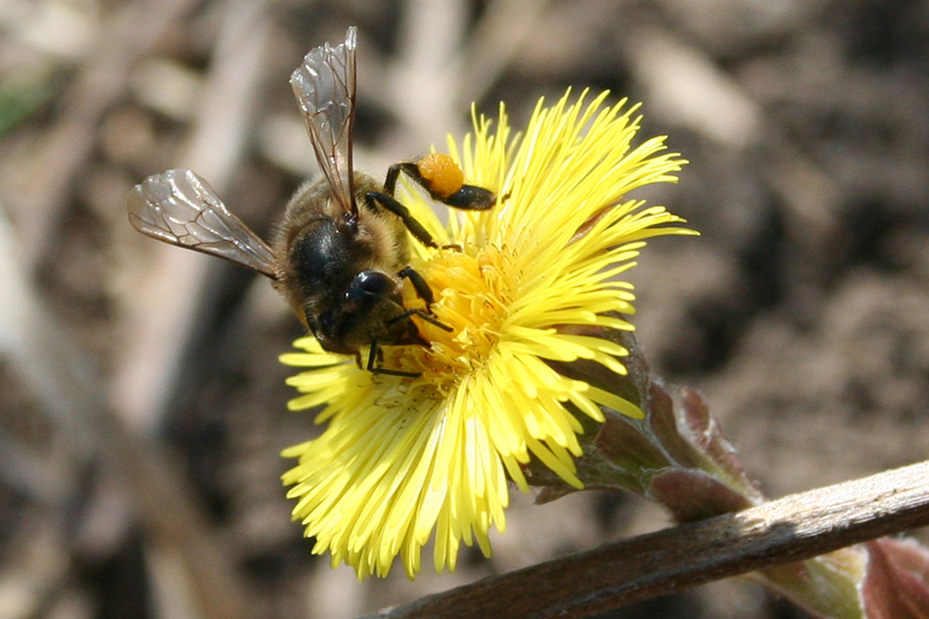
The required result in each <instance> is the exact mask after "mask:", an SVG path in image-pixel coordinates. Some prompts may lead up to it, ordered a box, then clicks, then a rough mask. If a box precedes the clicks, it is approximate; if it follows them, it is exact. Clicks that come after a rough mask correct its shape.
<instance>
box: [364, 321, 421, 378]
mask: <svg viewBox="0 0 929 619" xmlns="http://www.w3.org/2000/svg"><path fill="white" fill-rule="evenodd" d="M404 317H405V318H406V317H407V316H404ZM380 350H381V347H380V346H378V344H377V340H371V352H370V353H368V367H367V370H368V371H369V372H371V373H372V374H387V375H388V376H404V377H406V378H418V377H419V376H422V374H420V373H419V372H404V371H403V370H391V369H389V368H382V367H378V366H377V358H378V352H379V351H380Z"/></svg>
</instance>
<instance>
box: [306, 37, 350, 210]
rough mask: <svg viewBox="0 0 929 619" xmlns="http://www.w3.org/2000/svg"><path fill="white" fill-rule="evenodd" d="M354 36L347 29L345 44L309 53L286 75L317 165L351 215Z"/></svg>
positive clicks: (343, 206) (327, 46)
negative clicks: (304, 121) (295, 98)
mask: <svg viewBox="0 0 929 619" xmlns="http://www.w3.org/2000/svg"><path fill="white" fill-rule="evenodd" d="M356 35H357V30H356V29H355V27H354V26H352V27H351V28H349V29H348V32H346V34H345V42H344V43H341V44H339V45H337V46H335V47H330V46H329V44H328V43H326V44H324V45H322V46H321V47H317V48H316V49H314V50H312V51H311V52H310V53H309V54H307V55H306V57H305V58H304V59H303V64H302V65H300V66H299V67H298V68H297V70H296V71H294V72H293V74H291V76H290V85H291V86H292V87H293V89H294V95H295V96H296V97H297V103H298V104H299V106H300V109H301V110H302V111H303V115H304V118H305V119H306V128H307V131H308V132H309V134H310V142H312V144H313V150H314V151H315V152H316V160H317V161H318V162H319V167H320V168H321V169H322V171H323V174H325V175H326V179H327V180H328V181H329V185H330V186H331V187H332V193H333V195H334V196H335V198H336V200H338V201H339V203H340V205H341V206H342V208H343V209H345V211H346V212H351V213H354V212H357V210H358V208H357V206H356V205H355V193H354V190H353V184H354V183H353V180H352V122H353V121H354V118H355V46H356V42H355V39H356Z"/></svg>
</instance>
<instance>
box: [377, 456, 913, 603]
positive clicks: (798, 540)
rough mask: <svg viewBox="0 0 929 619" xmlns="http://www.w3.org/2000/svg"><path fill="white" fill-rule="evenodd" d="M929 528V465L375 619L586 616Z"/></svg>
mask: <svg viewBox="0 0 929 619" xmlns="http://www.w3.org/2000/svg"><path fill="white" fill-rule="evenodd" d="M927 524H929V462H922V463H919V464H914V465H911V466H907V467H903V468H900V469H895V470H892V471H887V472H884V473H880V474H878V475H874V476H871V477H866V478H864V479H860V480H856V481H851V482H846V483H842V484H838V485H835V486H828V487H825V488H820V489H817V490H811V491H809V492H804V493H801V494H794V495H790V496H787V497H784V498H782V499H780V500H777V501H771V502H770V503H765V504H763V505H759V506H758V507H753V508H750V509H746V510H744V511H741V512H737V513H733V514H727V515H724V516H718V517H716V518H711V519H708V520H704V521H701V522H695V523H691V524H686V525H681V526H678V527H674V528H671V529H666V530H663V531H659V532H657V533H652V534H649V535H642V536H639V537H636V538H633V539H630V540H625V541H622V542H617V543H613V544H606V545H604V546H601V547H599V548H597V549H594V550H591V551H588V552H583V553H579V554H576V555H573V556H570V557H567V558H565V559H559V560H556V561H549V562H547V563H542V564H539V565H534V566H532V567H528V568H525V569H522V570H518V571H515V572H512V573H509V574H505V575H503V576H498V577H494V578H489V579H485V580H482V581H480V582H477V583H474V584H471V585H467V586H464V587H459V588H457V589H454V590H452V591H448V592H445V593H442V594H439V595H435V596H432V597H428V598H423V599H421V600H418V601H416V602H414V603H412V604H409V605H406V606H402V607H396V608H392V609H390V610H389V611H383V612H381V613H378V614H376V615H369V617H371V618H373V617H375V616H376V617H381V618H384V617H390V618H393V619H398V618H401V617H423V616H428V617H432V618H441V617H456V618H458V619H468V618H471V617H475V618H477V617H513V618H518V617H533V618H535V619H541V618H545V617H559V618H560V619H566V618H572V617H589V616H592V615H596V614H599V613H603V612H606V611H608V610H611V609H614V608H617V607H620V606H623V605H625V604H629V603H631V602H636V601H641V600H646V599H650V598H653V597H657V596H660V595H665V594H668V593H673V592H675V591H680V590H682V589H686V588H689V587H693V586H695V585H699V584H703V583H707V582H710V581H713V580H718V579H721V578H726V577H729V576H736V575H739V574H745V573H748V572H752V571H755V570H759V569H764V568H769V567H772V566H776V565H781V564H785V563H789V562H793V561H799V560H803V559H808V558H811V557H814V556H817V555H820V554H823V553H827V552H832V551H834V550H837V549H839V548H844V547H846V546H850V545H852V544H856V543H860V542H863V541H866V540H870V539H875V538H878V537H881V536H884V535H889V534H893V533H900V532H901V531H905V530H907V529H911V528H914V527H919V526H925V525H927Z"/></svg>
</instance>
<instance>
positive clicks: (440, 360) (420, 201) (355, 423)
mask: <svg viewBox="0 0 929 619" xmlns="http://www.w3.org/2000/svg"><path fill="white" fill-rule="evenodd" d="M585 94H586V93H585ZM569 95H570V91H569V93H567V94H566V95H565V96H564V97H563V98H562V99H561V100H560V101H558V103H557V104H555V105H554V106H553V107H549V108H546V107H544V106H543V102H541V101H540V102H539V104H538V106H537V107H536V109H535V111H534V113H533V115H532V118H531V120H530V121H529V125H528V128H527V130H526V132H525V134H524V135H521V136H511V133H510V127H509V125H508V122H507V117H506V114H505V111H504V109H503V106H502V105H501V108H500V115H499V118H498V119H497V122H496V125H495V128H494V127H493V125H492V123H491V122H490V121H489V120H488V119H486V118H483V117H481V118H475V126H474V129H475V131H474V135H473V137H472V136H467V137H466V138H465V140H464V142H463V144H462V147H461V149H460V150H459V149H458V147H457V145H456V144H455V143H454V142H453V141H451V140H450V142H449V149H450V152H451V155H452V157H453V158H454V159H456V160H457V161H458V162H459V163H460V165H461V166H462V168H463V169H464V173H465V176H466V178H467V179H468V182H470V183H474V184H476V185H479V186H481V187H484V188H487V189H490V190H492V191H493V192H494V193H495V194H496V195H497V196H498V203H497V205H496V206H494V207H493V208H492V209H490V210H487V211H481V212H476V211H455V212H453V213H452V214H451V215H450V221H449V223H448V225H447V226H443V225H442V224H441V223H440V222H439V220H438V219H437V217H436V216H435V215H434V214H433V213H432V211H431V209H430V207H429V204H428V203H427V202H426V200H425V199H424V198H423V197H422V195H421V194H420V193H419V192H418V191H415V190H414V189H412V188H410V187H408V186H407V187H403V188H400V191H401V192H402V193H403V194H405V195H400V196H399V197H400V199H401V201H402V202H404V204H406V205H408V206H409V207H410V209H411V210H412V211H413V213H414V215H415V216H416V217H417V219H418V220H419V221H420V222H421V223H422V224H423V225H425V226H426V228H427V229H428V230H429V231H430V232H431V233H432V234H433V236H434V237H435V238H436V239H439V240H440V244H446V245H449V246H454V247H448V248H445V249H439V250H434V249H429V248H426V247H424V246H422V245H420V244H418V243H415V242H412V243H411V246H412V247H413V252H414V258H413V260H412V265H411V266H413V268H414V269H415V270H416V271H417V272H419V273H420V274H421V275H423V277H424V278H425V279H426V281H427V282H428V284H429V286H430V288H431V289H432V290H433V292H434V294H435V302H434V303H432V305H431V308H430V310H431V312H432V314H433V315H434V316H435V318H436V319H437V320H438V321H439V322H441V323H442V325H443V326H445V327H450V328H451V331H446V330H445V329H442V328H440V327H438V326H436V325H433V324H431V323H430V322H427V321H423V320H420V319H419V318H418V317H414V320H416V321H417V326H418V327H419V330H420V333H421V335H422V336H423V338H424V339H425V340H426V341H428V342H430V345H429V346H428V347H426V346H420V345H408V346H393V347H385V348H384V350H383V353H384V355H383V360H382V365H383V367H389V368H392V369H397V370H402V371H405V372H409V373H411V374H416V375H417V376H416V377H405V376H392V375H385V374H372V373H370V372H368V371H366V370H364V369H361V368H359V367H358V364H357V363H356V361H355V359H354V358H346V357H340V356H336V355H330V354H328V353H326V352H324V351H322V349H321V348H320V347H319V344H318V343H317V342H316V340H315V339H313V338H312V337H307V338H303V339H301V340H298V341H297V342H295V346H296V347H298V348H301V349H303V352H298V353H291V354H286V355H283V356H282V357H281V359H282V361H283V362H284V363H287V364H289V365H294V366H298V367H305V368H310V369H308V370H307V371H305V372H303V373H301V374H298V375H297V376H294V377H292V378H291V379H290V380H289V381H288V384H290V385H292V386H294V387H296V388H297V389H298V390H299V391H300V392H301V393H303V394H304V395H302V396H300V397H297V398H296V399H294V400H292V401H291V402H290V403H289V407H290V408H291V409H293V410H301V409H307V408H312V407H315V406H320V405H325V408H324V409H323V410H322V412H321V413H319V415H318V417H317V422H318V423H323V422H328V426H327V428H326V429H325V431H324V432H323V434H322V435H321V436H320V437H319V438H316V439H314V440H311V441H309V442H306V443H303V444H301V445H297V446H294V447H291V448H290V449H288V450H286V451H285V452H284V455H285V456H286V457H293V458H299V463H298V464H297V465H296V466H295V467H294V468H293V469H291V470H290V471H289V472H287V473H286V474H285V475H284V482H285V483H286V484H288V485H292V486H293V487H292V488H291V489H290V491H289V493H288V496H289V497H291V498H296V499H298V503H297V505H296V506H295V507H294V510H293V514H294V518H295V519H299V520H301V521H302V523H303V524H304V525H305V527H306V530H305V533H306V535H307V536H314V537H315V538H316V545H315V546H314V548H313V552H315V553H323V552H326V551H329V552H331V553H332V563H333V565H337V564H339V563H341V562H342V561H344V562H346V563H348V564H349V565H352V566H353V567H354V568H355V570H356V573H357V574H358V576H359V578H363V577H365V576H367V575H370V574H377V575H381V576H383V575H386V574H387V572H388V571H389V570H390V568H391V565H392V564H393V561H394V558H395V557H396V556H397V555H398V554H399V555H400V556H401V557H402V561H403V565H404V567H405V569H406V572H407V574H408V575H409V576H410V577H411V578H412V577H413V575H415V574H416V573H417V572H418V571H419V570H420V569H421V564H420V555H421V550H422V547H423V545H424V544H426V543H427V541H428V540H429V538H430V537H432V536H433V532H434V535H435V542H434V562H435V566H436V569H437V570H439V571H440V570H441V569H443V568H444V567H446V566H447V567H448V569H449V570H454V569H455V564H456V561H457V557H458V550H459V546H460V544H461V542H462V541H464V543H466V544H468V545H471V544H473V543H474V541H477V543H478V544H479V545H480V547H481V549H482V550H483V551H484V553H485V554H486V555H489V553H490V543H489V540H488V532H489V530H490V528H491V526H496V527H497V528H498V529H499V530H501V531H502V530H503V529H504V528H505V523H506V521H505V516H504V508H505V507H506V506H507V504H508V501H509V494H508V493H509V487H508V485H509V482H511V481H512V482H514V483H515V484H516V485H517V486H518V487H519V488H520V489H521V490H523V491H528V488H529V485H528V482H527V479H526V476H525V475H524V469H523V467H524V465H525V464H526V463H528V462H529V461H530V458H533V457H534V458H536V459H537V460H538V461H540V462H541V463H543V464H544V465H545V466H547V467H548V468H550V469H551V470H552V471H553V472H554V473H556V474H557V475H559V476H560V477H561V478H562V479H564V480H565V481H567V482H568V483H570V484H572V485H574V486H578V487H579V486H581V482H580V481H579V480H578V478H577V476H576V475H575V464H574V457H576V456H578V455H580V454H581V448H580V445H579V443H578V440H577V435H578V434H579V433H581V432H582V426H581V423H580V421H579V419H578V416H579V415H587V416H589V417H590V418H592V419H594V420H597V421H601V420H602V419H603V415H602V413H601V407H603V406H606V407H610V408H612V409H614V410H617V411H620V412H621V413H623V414H626V415H629V416H633V417H638V416H641V414H642V413H641V411H640V410H639V409H638V408H637V407H636V406H634V405H633V404H631V403H629V402H627V401H626V400H623V399H622V398H620V397H618V396H617V395H614V394H612V393H609V392H607V391H605V390H603V389H599V388H597V387H594V386H592V385H590V384H588V383H586V382H584V381H582V380H577V379H575V378H569V377H567V376H564V375H562V374H560V373H559V372H557V371H556V370H555V369H553V364H552V362H562V363H570V362H572V361H577V360H579V359H586V360H591V361H595V362H597V363H599V364H601V365H602V366H604V367H605V368H607V369H609V370H610V371H612V372H615V373H617V374H624V373H625V372H626V368H625V367H624V366H623V362H622V359H623V357H624V356H625V355H627V354H628V351H626V350H625V349H624V348H623V347H621V346H620V345H618V344H616V343H614V342H611V341H608V340H607V339H601V338H598V337H593V336H590V335H579V334H578V330H576V329H573V327H576V326H584V327H599V328H602V329H620V330H632V328H633V327H632V325H631V324H630V323H629V322H627V321H626V320H625V319H624V318H623V317H622V316H628V315H630V314H633V313H634V308H633V306H632V304H631V303H632V301H633V300H634V296H633V294H632V286H631V285H630V284H628V283H626V282H624V281H621V280H618V279H617V277H618V276H620V275H621V274H622V273H624V272H625V271H627V270H628V269H630V268H631V267H632V266H633V265H634V264H635V263H634V262H633V260H634V259H635V257H636V256H637V255H638V253H639V250H640V249H641V248H642V247H643V246H644V245H645V243H644V241H645V239H647V238H649V237H653V236H657V235H664V234H689V233H691V231H689V230H687V229H685V228H681V227H678V226H675V225H673V224H676V223H679V222H682V220H681V219H680V218H679V217H676V216H675V215H672V214H670V213H668V212H667V211H666V210H665V209H664V208H663V207H660V206H652V207H645V205H644V202H642V201H637V200H632V199H626V198H625V196H626V194H627V193H628V192H630V191H631V190H633V189H635V188H637V187H640V186H642V185H645V184H649V183H656V182H674V181H676V180H677V179H676V177H675V176H673V173H674V172H677V171H678V170H679V169H680V168H681V166H682V165H683V164H684V163H686V162H685V161H684V160H682V159H680V158H679V156H678V155H677V154H674V153H664V154H660V152H661V151H663V150H664V149H665V146H664V138H662V137H657V138H652V139H649V140H647V141H645V142H644V143H642V144H641V145H639V146H636V147H633V146H632V145H631V142H632V139H633V137H634V136H635V134H636V132H637V130H638V127H639V125H638V122H639V118H638V117H634V116H633V114H634V113H635V111H636V107H630V108H626V109H623V108H624V104H625V102H621V103H619V104H617V105H615V106H612V107H608V106H604V101H605V99H606V96H607V93H603V94H602V95H600V96H598V97H596V98H594V99H593V100H592V101H591V102H590V103H588V104H585V103H584V99H585V96H584V95H581V97H580V99H579V100H578V101H577V102H575V103H573V104H571V103H569ZM404 294H405V302H406V304H407V307H409V308H414V307H417V306H419V307H422V305H423V302H422V301H421V300H420V299H419V298H418V296H417V295H416V293H415V291H414V290H413V289H412V286H410V287H409V290H405V292H404ZM417 304H419V305H417Z"/></svg>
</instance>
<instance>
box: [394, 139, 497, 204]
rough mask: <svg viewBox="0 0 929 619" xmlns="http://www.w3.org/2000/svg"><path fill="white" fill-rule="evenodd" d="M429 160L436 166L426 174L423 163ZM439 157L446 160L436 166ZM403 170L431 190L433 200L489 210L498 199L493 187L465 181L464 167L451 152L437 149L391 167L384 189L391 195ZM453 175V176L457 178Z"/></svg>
mask: <svg viewBox="0 0 929 619" xmlns="http://www.w3.org/2000/svg"><path fill="white" fill-rule="evenodd" d="M427 160H430V164H426V165H427V168H431V169H432V170H431V171H427V172H425V174H424V172H423V169H422V168H420V165H422V164H424V163H425V162H426V161H427ZM438 161H442V165H440V166H435V165H434V164H435V163H438ZM436 168H437V169H436ZM449 168H453V169H454V171H455V172H454V173H450V172H449V171H448V169H449ZM400 172H405V173H406V175H407V176H409V177H410V178H411V179H412V180H414V181H416V183H417V184H418V185H419V186H420V187H422V188H423V189H425V190H426V191H427V192H429V195H430V196H431V197H432V199H433V200H435V201H437V202H441V203H443V204H447V205H448V206H451V207H454V208H458V209H463V210H467V211H486V210H487V209H489V208H490V207H492V206H493V205H494V204H496V203H497V198H496V196H495V195H494V193H493V192H492V191H490V190H489V189H484V188H483V187H477V186H476V185H463V184H461V180H460V179H461V176H462V174H461V170H460V169H459V168H458V166H457V165H455V163H454V162H453V161H452V159H451V157H448V156H447V155H439V154H437V153H433V154H432V155H427V156H426V157H423V158H422V159H420V160H419V161H418V162H416V163H410V162H404V163H395V164H393V165H392V166H390V167H389V168H388V169H387V178H386V179H385V180H384V193H386V194H387V195H389V196H393V195H394V191H395V190H396V188H397V178H398V177H399V176H400ZM449 176H451V177H453V178H454V180H452V179H451V178H449ZM449 185H450V186H449ZM440 187H441V189H440ZM454 187H457V189H454V190H453V188H454Z"/></svg>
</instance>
